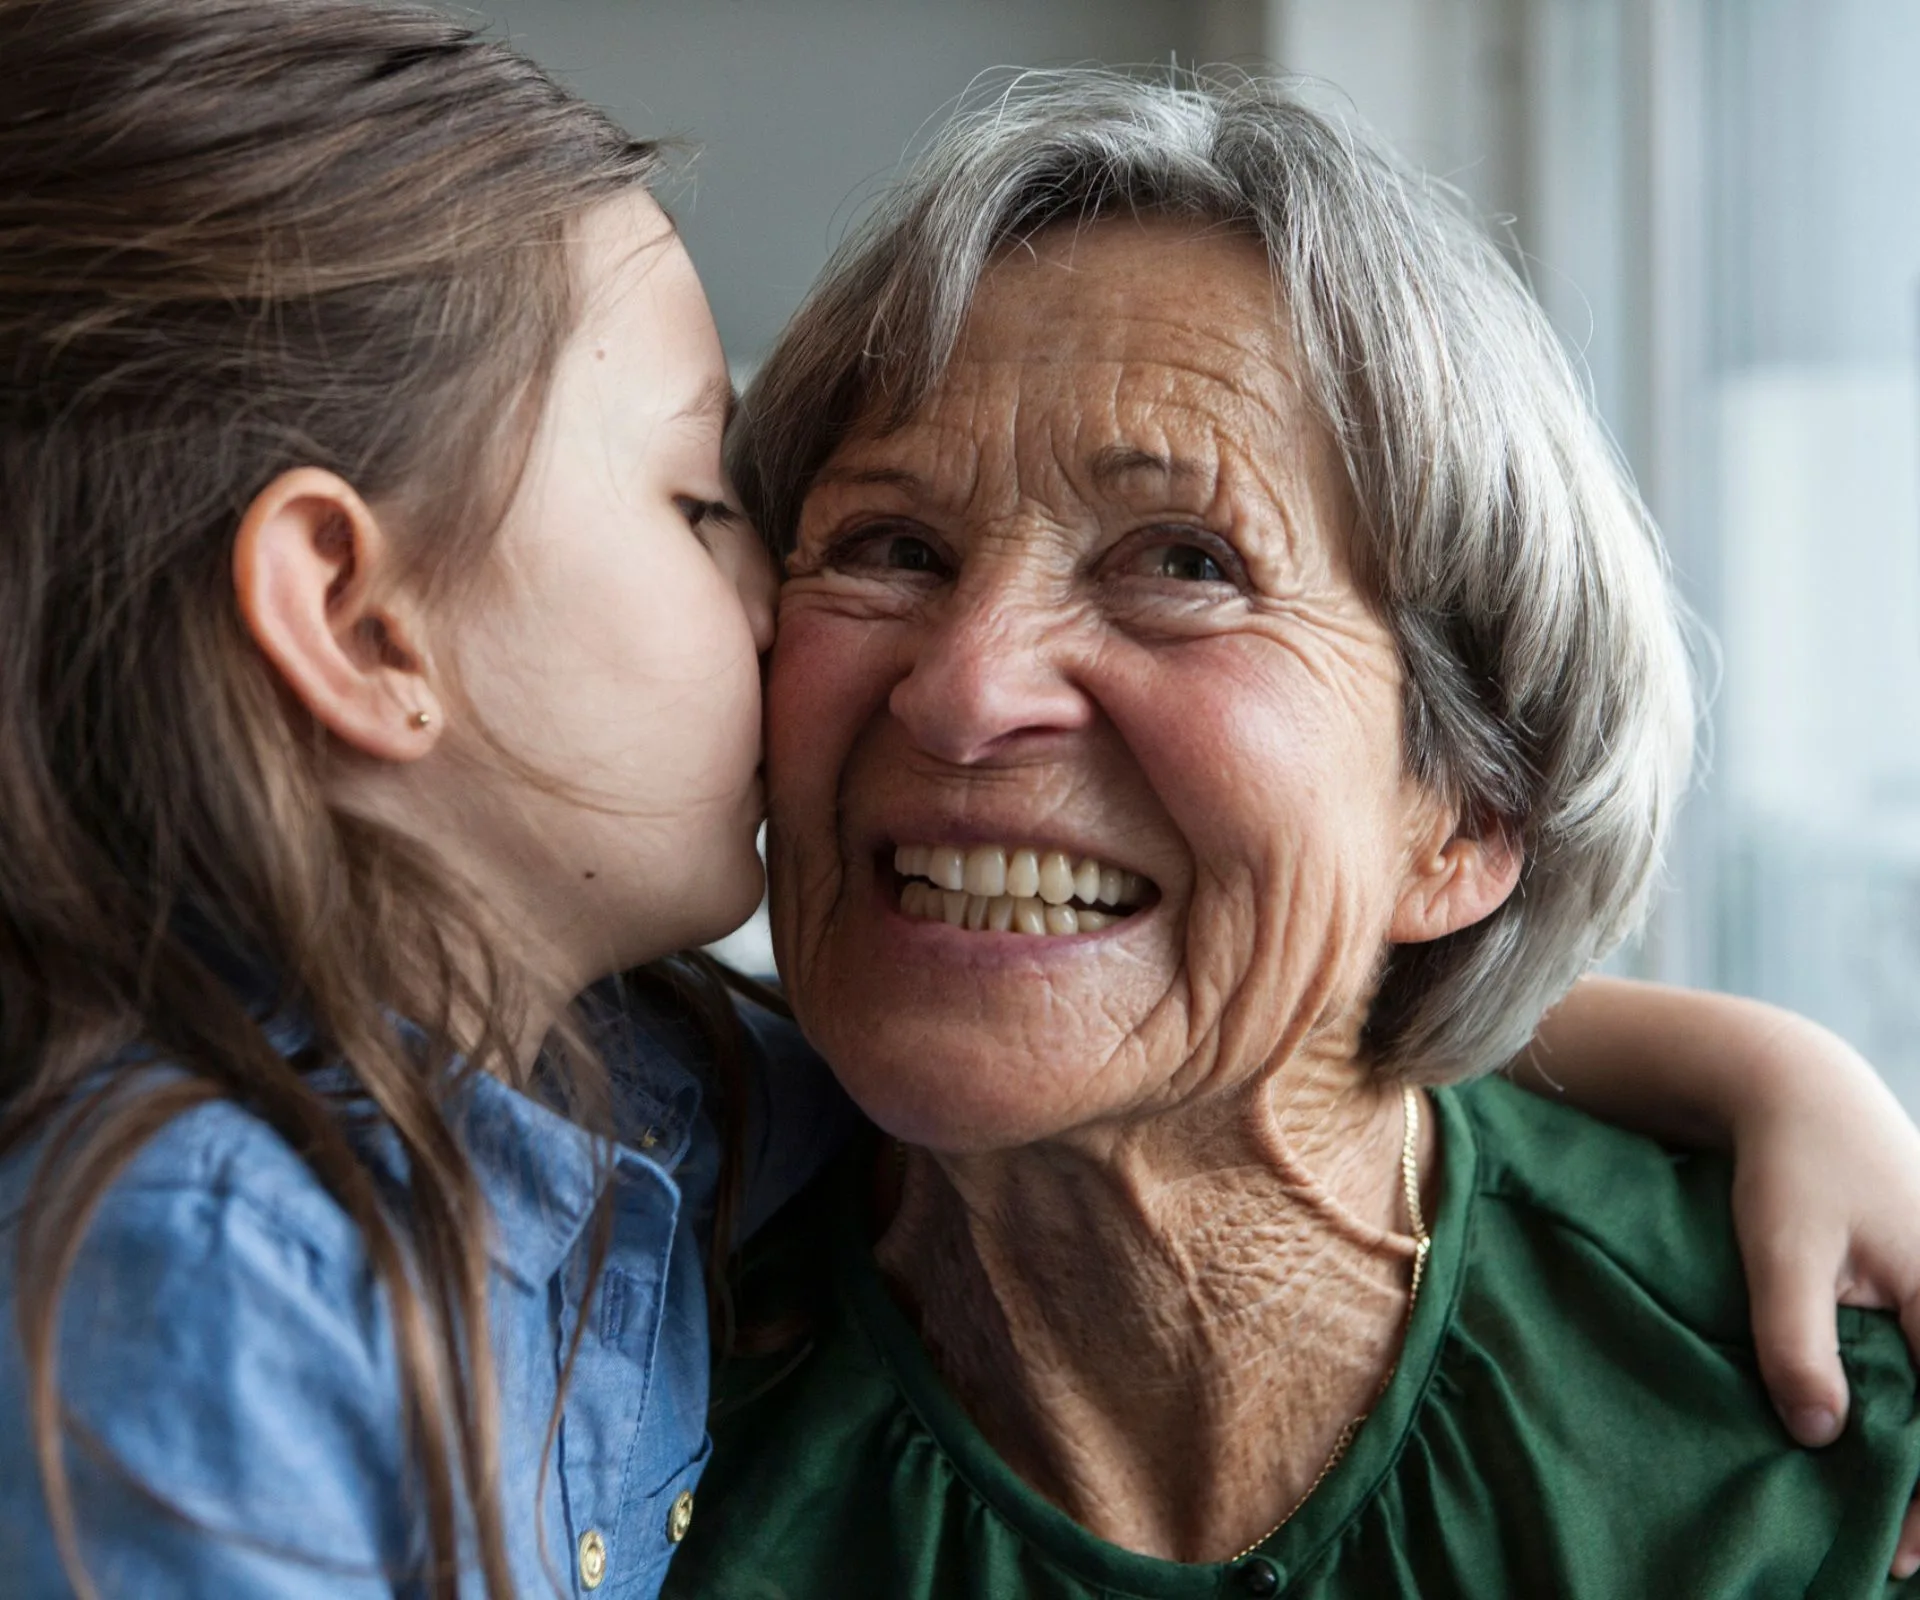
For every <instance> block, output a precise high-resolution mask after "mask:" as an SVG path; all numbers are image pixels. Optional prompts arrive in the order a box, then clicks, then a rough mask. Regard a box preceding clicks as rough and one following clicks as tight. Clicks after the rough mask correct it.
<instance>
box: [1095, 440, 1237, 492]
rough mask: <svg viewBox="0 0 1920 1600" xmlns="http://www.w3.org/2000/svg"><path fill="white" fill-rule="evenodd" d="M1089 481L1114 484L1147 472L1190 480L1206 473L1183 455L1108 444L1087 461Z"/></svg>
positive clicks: (1102, 485) (1107, 485) (1173, 479)
mask: <svg viewBox="0 0 1920 1600" xmlns="http://www.w3.org/2000/svg"><path fill="white" fill-rule="evenodd" d="M1088 471H1089V472H1090V473H1091V474H1092V476H1093V481H1094V483H1095V484H1097V485H1098V486H1099V487H1100V488H1102V489H1113V488H1116V487H1118V486H1119V485H1120V484H1121V483H1122V482H1124V481H1125V480H1126V479H1127V478H1130V477H1133V476H1134V475H1135V474H1137V473H1142V472H1150V473H1153V474H1154V475H1156V476H1157V477H1161V478H1164V479H1167V480H1168V481H1170V482H1173V483H1185V482H1191V481H1193V480H1195V479H1200V478H1205V477H1206V476H1207V475H1208V474H1207V471H1206V469H1205V468H1204V467H1202V466H1201V465H1200V464H1199V463H1198V462H1195V461H1189V460H1187V459H1186V458H1185V457H1184V456H1175V455H1160V454H1158V453H1157V452H1155V451H1152V450H1142V449H1141V448H1140V447H1139V446H1138V445H1130V444H1110V445H1106V446H1104V447H1102V448H1101V449H1099V450H1096V451H1095V452H1094V455H1093V460H1092V461H1091V462H1090V463H1089V465H1088Z"/></svg>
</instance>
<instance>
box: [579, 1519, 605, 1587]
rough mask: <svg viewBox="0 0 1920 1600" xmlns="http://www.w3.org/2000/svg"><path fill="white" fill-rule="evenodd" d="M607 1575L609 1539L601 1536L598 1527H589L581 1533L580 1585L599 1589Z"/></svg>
mask: <svg viewBox="0 0 1920 1600" xmlns="http://www.w3.org/2000/svg"><path fill="white" fill-rule="evenodd" d="M606 1576H607V1541H606V1540H605V1539H603V1538H601V1537H600V1530H599V1529H598V1528H589V1529H587V1531H586V1532H585V1533H583V1534H581V1535H580V1587H581V1588H583V1589H597V1588H599V1587H600V1585H601V1584H602V1583H604V1582H605V1581H606Z"/></svg>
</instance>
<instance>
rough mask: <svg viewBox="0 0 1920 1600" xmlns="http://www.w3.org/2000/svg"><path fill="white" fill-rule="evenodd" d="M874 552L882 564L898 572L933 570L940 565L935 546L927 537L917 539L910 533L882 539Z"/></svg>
mask: <svg viewBox="0 0 1920 1600" xmlns="http://www.w3.org/2000/svg"><path fill="white" fill-rule="evenodd" d="M874 554H875V556H876V557H877V558H878V560H879V564H880V565H881V566H884V567H891V568H892V569H893V570H894V571H896V572H932V571H934V570H935V569H936V568H937V567H938V566H939V565H940V557H939V555H938V554H937V553H936V552H935V550H934V548H933V546H932V545H930V544H928V543H927V541H926V540H925V539H916V538H914V537H913V535H912V534H908V533H899V534H895V535H894V536H893V537H892V538H891V539H883V540H881V541H880V542H879V548H878V549H877V550H875V552H874Z"/></svg>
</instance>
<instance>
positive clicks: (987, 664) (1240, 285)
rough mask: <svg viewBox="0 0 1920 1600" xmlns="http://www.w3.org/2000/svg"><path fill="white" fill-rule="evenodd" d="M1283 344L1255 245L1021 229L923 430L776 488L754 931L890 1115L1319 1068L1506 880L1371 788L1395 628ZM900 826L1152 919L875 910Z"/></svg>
mask: <svg viewBox="0 0 1920 1600" xmlns="http://www.w3.org/2000/svg"><path fill="white" fill-rule="evenodd" d="M1123 229H1124V232H1123V231H1122V230H1123ZM1283 327H1284V321H1283V319H1282V318H1281V316H1280V308H1279V307H1277V306H1276V305H1275V303H1274V300H1273V296H1272V292H1271V289H1270V287H1269V283H1268V279H1267V273H1266V267H1265V261H1264V257H1263V256H1262V255H1261V253H1260V250H1259V248H1258V246H1257V245H1256V244H1254V243H1253V242H1252V241H1249V240H1245V239H1242V238H1239V237H1237V236H1214V237H1198V238H1196V237H1190V236H1188V234H1187V233H1186V232H1185V230H1183V229H1181V228H1180V227H1179V226H1178V225H1173V224H1164V223H1162V224H1133V223H1128V224H1103V225H1101V226H1098V227H1095V228H1093V229H1091V230H1089V231H1088V232H1086V233H1084V234H1082V235H1081V236H1079V237H1078V238H1075V237H1074V236H1072V235H1070V234H1055V235H1050V236H1048V237H1047V238H1046V239H1044V240H1043V241H1042V242H1041V244H1040V246H1039V254H1038V257H1037V258H1028V257H1025V256H1015V257H1012V258H1010V259H1008V260H1006V261H1004V262H1002V263H1001V264H1000V265H999V266H998V267H997V268H996V269H995V270H994V272H993V273H992V275H991V277H990V279H989V282H988V284H987V285H986V286H985V288H984V289H983V291H982V293H981V295H980V298H979V300H978V302H977V304H976V307H975V310H974V314H973V317H972V320H971V321H970V323H969V327H968V332H967V336H966V341H965V344H964V346H963V348H962V350H961V351H960V353H959V355H958V357H957V359H956V360H955V361H954V363H953V366H952V369H951V371H950V374H949V376H948V378H947V380H946V381H945V382H944V383H943V384H942V385H941V387H940V389H939V391H938V392H937V393H936V394H935V395H934V396H933V398H932V399H931V400H930V401H929V403H928V404H927V405H926V406H925V407H924V408H923V410H922V411H921V413H920V414H919V415H918V416H916V417H915V418H914V419H913V420H912V421H910V422H909V423H908V424H907V425H906V426H905V427H904V428H902V429H900V430H898V431H897V432H894V433H891V434H888V435H885V436H881V437H874V436H872V435H871V434H868V435H866V436H862V437H857V438H855V439H854V440H853V441H852V442H850V443H849V444H847V445H845V446H843V447H842V448H841V450H840V451H839V452H838V453H837V454H836V455H835V456H834V458H833V459H832V461H831V462H830V463H829V464H828V466H827V467H826V469H825V471H824V472H823V473H822V475H821V478H820V480H819V483H818V486H817V487H816V489H815V490H814V492H813V493H812V494H811V496H810V497H809V499H808V501H807V503H806V507H805V511H804V514H803V517H802V523H801V528H800V533H799V540H798V548H797V550H796V551H795V553H794V555H793V557H792V558H791V560H790V563H789V569H790V573H791V574H792V575H791V577H790V579H789V581H788V583H787V586H786V588H785V591H784V592H783V595H782V603H781V618H780V632H779V639H778V644H777V646H776V651H775V665H774V671H773V679H772V690H771V695H772V699H771V716H770V726H771V729H772V735H771V741H770V748H769V777H770V782H771V785H772V790H773V795H772V798H773V827H774V850H773V872H774V875H775V881H776V884H777V886H778V893H777V895H776V906H777V911H776V938H777V942H778V948H779V952H780V957H781V966H782V970H783V972H784V973H785V974H786V975H787V979H788V982H789V984H790V985H791V987H792V990H793V994H794V999H795V1003H796V1005H797V1006H798V1007H799V1009H800V1012H801V1015H802V1018H803V1020H804V1022H805V1024H806V1026H807V1028H808V1031H809V1033H810V1034H811V1035H812V1037H813V1038H814V1039H815V1040H816V1041H817V1042H818V1043H819V1044H820V1045H821V1047H822V1048H823V1050H824V1051H825V1053H826V1054H827V1056H828V1057H829V1058H830V1059H831V1060H833V1061H834V1063H835V1065H836V1068H837V1069H838V1070H839V1072H840V1073H841V1075H842V1077H843V1079H844V1080H845V1081H846V1082H847V1084H848V1086H849V1088H851V1089H852V1091H853V1092H854V1094H855V1096H856V1098H858V1099H859V1100H860V1101H861V1103H862V1104H863V1105H864V1106H865V1107H866V1108H867V1110H868V1111H869V1112H870V1113H871V1114H872V1115H873V1116H874V1117H875V1118H876V1119H877V1120H878V1121H879V1122H880V1123H881V1125H882V1126H884V1127H886V1128H888V1129H889V1130H890V1131H893V1132H896V1133H898V1134H900V1135H902V1136H903V1137H907V1138H910V1139H912V1140H914V1141H916V1142H921V1143H925V1144H928V1145H931V1146H933V1147H935V1148H938V1149H943V1150H954V1151H961V1150H979V1149H990V1148H1003V1147H1006V1146H1009V1145H1015V1144H1021V1143H1025V1142H1028V1141H1031V1140H1034V1139H1039V1138H1046V1137H1050V1136H1054V1135H1058V1134H1062V1133H1065V1132H1068V1131H1069V1130H1073V1129H1076V1128H1084V1127H1088V1126H1090V1125H1093V1124H1097V1123H1100V1122H1103V1121H1107V1120H1109V1119H1115V1118H1118V1119H1123V1120H1125V1119H1137V1118H1141V1117H1158V1116H1161V1115H1163V1114H1165V1113H1167V1112H1168V1111H1170V1110H1172V1109H1174V1108H1176V1107H1189V1108H1190V1107H1193V1106H1194V1105H1196V1104H1197V1103H1200V1102H1205V1101H1209V1100H1214V1099H1218V1098H1220V1097H1227V1098H1233V1097H1236V1096H1239V1095H1241V1094H1242V1093H1244V1092H1245V1091H1246V1090H1247V1089H1248V1087H1249V1085H1250V1083H1251V1082H1252V1081H1253V1080H1254V1079H1256V1078H1262V1077H1265V1076H1267V1075H1268V1074H1269V1068H1270V1064H1271V1063H1273V1062H1275V1061H1276V1060H1279V1059H1287V1058H1291V1057H1294V1056H1296V1055H1304V1056H1309V1057H1313V1058H1315V1059H1326V1060H1328V1061H1340V1062H1350V1061H1351V1060H1352V1057H1353V1054H1354V1049H1355V1043H1356V1035H1357V1030H1358V1026H1359V1023H1360V1021H1361V1018H1362V1016H1363V1014H1364V1009H1365V1003H1366V1000H1367V997H1368V995H1369V994H1370V991H1371V988H1372V985H1373V979H1374V974H1375V972H1376V971H1377V968H1378V964H1379V962H1380V959H1381V956H1382V952H1383V949H1384V947H1385V945H1386V943H1387V942H1388V940H1389V939H1390V938H1392V937H1416V938H1417V937H1432V936H1434V935H1435V934H1436V933H1438V932H1442V931H1448V929H1449V928H1450V927H1451V926H1454V925H1458V924H1459V923H1460V922H1461V921H1465V920H1473V917H1472V916H1471V915H1469V914H1466V913H1469V912H1472V911H1478V912H1479V913H1480V914H1484V911H1485V910H1486V909H1491V906H1492V905H1493V904H1497V901H1498V898H1499V896H1500V895H1501V894H1503V893H1504V889H1505V885H1506V883H1507V882H1509V881H1510V867H1511V863H1497V864H1496V865H1498V866H1499V868H1500V870H1499V871H1498V872H1496V873H1495V874H1494V885H1493V888H1492V890H1491V891H1490V892H1489V891H1488V889H1487V888H1486V885H1485V884H1484V882H1483V881H1482V879H1483V877H1484V874H1479V873H1476V872H1475V871H1474V870H1473V867H1474V865H1475V863H1472V862H1465V863H1463V861H1462V860H1461V859H1460V858H1461V855H1462V849H1463V848H1464V847H1461V848H1454V849H1453V850H1452V851H1451V853H1449V847H1450V844H1451V843H1452V836H1453V821H1452V818H1451V817H1450V816H1449V815H1448V814H1447V813H1446V812H1445V810H1444V808H1443V807H1442V806H1440V805H1439V804H1438V803H1437V802H1436V801H1435V800H1434V799H1433V797H1431V796H1430V795H1428V794H1426V793H1424V792H1423V791H1422V790H1421V789H1420V788H1419V787H1418V786H1417V785H1416V784H1415V783H1413V781H1412V780H1411V779H1410V778H1408V777H1407V776H1406V774H1405V772H1404V770H1403V764H1402V760H1401V729H1400V718H1399V695H1400V677H1399V670H1398V666H1397V661H1396V657H1395V652H1394V648H1393V643H1392V639H1391V637H1390V635H1389V634H1388V632H1387V629H1386V628H1385V626H1384V624H1383V623H1382V622H1381V621H1380V619H1379V618H1378V616H1377V615H1376V614H1375V613H1374V611H1373V609H1372V608H1371V607H1370V606H1369V605H1368V603H1367V601H1366V599H1365V598H1364V597H1363V595H1362V594H1361V593H1360V591H1359V589H1358V588H1357V586H1356V584H1355V581H1354V577H1353V573H1352V570H1351V566H1350V563H1349V560H1348V557H1347V539H1346V527H1347V523H1348V521H1349V516H1350V513H1349V509H1348V505H1347V501H1346V497H1345V495H1344V492H1343V488H1342V481H1343V480H1342V478H1341V476H1340V471H1339V466H1338V463H1337V460H1336V458H1335V456H1334V453H1333V449H1332V446H1331V443H1330V441H1329V440H1328V438H1327V436H1326V434H1325V432H1324V430H1323V429H1322V428H1321V427H1319V426H1318V424H1317V423H1316V422H1315V421H1314V420H1313V419H1312V418H1311V416H1310V414H1309V413H1308V412H1307V410H1306V408H1305V405H1304V403H1303V401H1302V400H1301V398H1300V396H1299V395H1298V394H1297V392H1296V390H1295V388H1294V386H1293V383H1292V381H1291V377H1290V370H1289V363H1290V357H1289V352H1288V349H1287V342H1286V338H1285V334H1284V332H1283V331H1282V330H1283ZM1153 457H1158V458H1161V461H1162V462H1163V463H1169V464H1170V467H1171V469H1170V470H1169V468H1168V466H1166V465H1155V464H1153V462H1152V461H1151V459H1150V458H1153ZM920 839H927V840H956V841H996V840H1005V841H1011V842H1015V843H1039V844H1049V845H1055V846H1058V847H1061V848H1064V849H1066V850H1068V851H1069V853H1074V854H1090V855H1095V856H1098V857H1100V858H1102V859H1105V860H1107V861H1110V862H1113V863H1116V864H1119V865H1122V866H1124V867H1126V868H1129V869H1131V870H1133V871H1137V872H1139V873H1142V874H1144V875H1145V876H1146V877H1148V878H1149V879H1151V880H1152V881H1153V883H1154V884H1156V885H1157V886H1158V889H1159V899H1158V903H1157V904H1156V905H1154V906H1153V907H1152V909H1151V910H1150V911H1148V912H1146V913H1145V914H1143V915H1139V916H1136V917H1134V918H1132V919H1130V920H1129V921H1128V922H1127V923H1125V924H1124V925H1122V926H1121V927H1120V928H1117V929H1114V930H1110V931H1109V932H1108V933H1107V934H1105V935H1103V936H1101V937H1099V938H1096V939H1087V940H1080V941H1052V940H1048V941H1035V942H1033V943H1022V942H1021V941H1019V940H1017V939H1007V938H992V937H987V938H981V937H974V938H971V939H969V938H966V937H964V936H962V935H960V934H959V933H957V932H955V931H953V930H947V929H944V928H941V927H938V926H935V925H932V924H925V923H907V922H904V921H902V920H901V919H899V918H897V917H896V916H894V915H893V914H892V912H891V910H890V907H889V905H888V903H887V893H886V883H887V878H886V872H885V870H884V869H885V868H886V867H887V866H888V864H889V862H890V858H891V849H892V845H893V844H894V843H895V842H897V841H913V840H920ZM1465 879H1471V880H1472V881H1470V882H1463V880H1465Z"/></svg>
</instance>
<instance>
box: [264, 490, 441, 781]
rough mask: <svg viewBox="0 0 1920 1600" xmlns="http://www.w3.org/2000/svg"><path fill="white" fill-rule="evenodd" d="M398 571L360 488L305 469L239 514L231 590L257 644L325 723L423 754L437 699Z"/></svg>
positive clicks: (351, 737) (404, 755)
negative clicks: (401, 597)
mask: <svg viewBox="0 0 1920 1600" xmlns="http://www.w3.org/2000/svg"><path fill="white" fill-rule="evenodd" d="M393 566H394V557H393V553H392V548H391V546H390V544H389V542H388V540H387V538H386V536H385V534H384V532H383V530H382V529H381V526H380V522H379V519H378V518H377V517H375V516H374V514H373V512H372V510H371V509H370V508H369V507H368V505H367V503H366V502H365V501H364V500H362V499H361V498H360V496H359V495H358V494H357V493H355V492H354V489H353V486H352V485H351V484H349V483H348V482H347V481H346V480H345V479H343V478H341V477H339V476H337V475H336V474H334V473H331V472H327V471H323V470H322V469H321V468H318V467H298V468H295V469H294V470H293V471H291V472H283V473H281V475H280V476H279V477H277V478H275V479H274V480H273V482H272V483H270V484H268V485H267V486H266V488H264V489H262V490H261V491H260V493H259V494H258V495H256V496H255V497H254V500H253V503H252V504H251V505H250V506H248V507H247V512H246V515H245V516H244V517H242V518H241V520H240V532H239V535H238V537H237V538H236V539H235V541H234V546H233V588H234V595H235V597H236V598H237V599H238V601H239V604H240V615H241V617H242V618H243V619H244V620H245V622H246V626H247V631H248V632H249V633H251V634H252V635H253V640H254V643H255V644H257V645H258V646H259V647H260V651H261V653H262V654H263V655H265V656H266V658H267V659H268V660H269V661H271V662H272V663H273V665H274V667H275V669H276V670H277V671H278V672H279V674H280V677H281V680H282V681H283V682H284V683H285V684H286V686H287V688H288V689H289V690H291V691H292V693H293V695H294V697H295V698H296V699H297V700H299V701H300V703H301V704H302V705H304V706H305V707H306V708H307V710H308V711H309V712H311V713H312V714H313V716H314V718H315V720H316V721H318V722H319V723H320V725H321V726H322V727H324V728H326V729H327V730H328V731H329V732H330V733H332V734H333V735H334V736H335V737H336V738H338V739H340V740H341V741H343V742H344V743H346V744H348V745H350V746H352V747H353V748H354V749H355V750H358V751H360V752H362V753H363V754H366V755H370V756H375V757H377V758H379V759H380V760H382V761H417V760H418V759H419V758H420V757H421V756H424V755H425V754H427V752H428V751H430V750H431V749H433V747H434V745H435V744H436V743H437V742H438V741H439V738H440V731H441V714H440V713H441V705H440V700H439V697H438V696H437V695H436V694H435V693H434V691H433V688H432V685H431V683H430V682H429V678H428V673H427V658H426V651H425V647H424V646H425V641H424V639H423V638H422V636H421V635H422V631H423V630H422V628H421V623H420V619H419V618H418V617H417V616H416V615H412V614H410V613H409V612H408V611H407V610H406V608H405V607H404V605H402V604H400V603H398V602H397V601H396V600H395V599H394V596H395V595H396V593H397V588H396V585H394V584H393V583H392V582H391V579H392V575H393ZM383 596H384V597H386V598H382V597H383Z"/></svg>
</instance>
